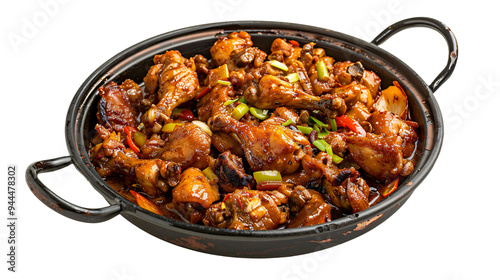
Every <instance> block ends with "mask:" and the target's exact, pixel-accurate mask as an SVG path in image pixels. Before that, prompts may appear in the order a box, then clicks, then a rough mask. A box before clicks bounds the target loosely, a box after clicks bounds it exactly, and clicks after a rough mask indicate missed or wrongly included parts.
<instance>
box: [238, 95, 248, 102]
mask: <svg viewBox="0 0 500 280" xmlns="http://www.w3.org/2000/svg"><path fill="white" fill-rule="evenodd" d="M238 102H240V103H245V104H248V102H247V100H246V99H245V96H242V97H241V98H240V99H239V100H238Z"/></svg>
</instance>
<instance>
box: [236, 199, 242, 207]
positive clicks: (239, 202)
mask: <svg viewBox="0 0 500 280" xmlns="http://www.w3.org/2000/svg"><path fill="white" fill-rule="evenodd" d="M236 201H238V205H239V206H240V207H241V208H243V204H241V200H240V198H239V197H237V198H236Z"/></svg>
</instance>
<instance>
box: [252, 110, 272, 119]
mask: <svg viewBox="0 0 500 280" xmlns="http://www.w3.org/2000/svg"><path fill="white" fill-rule="evenodd" d="M264 111H266V112H264ZM250 114H252V116H254V117H256V118H257V119H259V120H265V119H267V118H268V117H269V115H268V114H267V110H261V109H259V108H257V107H251V108H250Z"/></svg>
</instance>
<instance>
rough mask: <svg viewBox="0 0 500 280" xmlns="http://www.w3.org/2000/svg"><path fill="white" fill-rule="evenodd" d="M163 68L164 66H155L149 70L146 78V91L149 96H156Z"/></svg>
mask: <svg viewBox="0 0 500 280" xmlns="http://www.w3.org/2000/svg"><path fill="white" fill-rule="evenodd" d="M162 68H163V64H155V65H153V66H151V67H150V68H149V71H148V73H147V74H146V77H144V90H145V91H146V93H148V94H155V93H156V91H157V90H158V87H159V86H160V85H159V83H158V81H159V80H160V72H161V70H162Z"/></svg>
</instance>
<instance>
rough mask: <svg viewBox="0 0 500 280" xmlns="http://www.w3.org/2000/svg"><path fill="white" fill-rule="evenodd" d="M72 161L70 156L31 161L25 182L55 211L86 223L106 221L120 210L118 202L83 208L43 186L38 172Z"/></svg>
mask: <svg viewBox="0 0 500 280" xmlns="http://www.w3.org/2000/svg"><path fill="white" fill-rule="evenodd" d="M71 163H72V160H71V157H69V156H66V157H60V158H55V159H49V160H43V161H38V162H34V163H32V164H31V165H30V166H28V168H27V169H26V182H27V183H28V186H29V187H30V190H31V191H32V192H33V194H34V195H35V196H36V197H37V198H38V199H39V200H40V201H41V202H43V203H44V204H45V205H47V206H48V207H49V208H50V209H52V210H54V211H56V212H57V213H59V214H61V215H63V216H66V217H68V218H71V219H73V220H77V221H80V222H86V223H99V222H104V221H107V220H109V219H111V218H113V217H114V216H116V215H118V214H119V213H120V212H121V206H120V204H113V205H110V206H107V207H103V208H94V209H89V208H84V207H80V206H78V205H75V204H73V203H70V202H68V201H66V200H64V199H62V198H61V197H59V196H58V195H56V194H55V193H54V192H52V191H51V190H50V189H49V188H48V187H47V186H45V185H44V184H43V183H42V182H41V181H40V179H38V174H40V173H45V172H52V171H56V170H59V169H61V168H64V167H66V166H68V165H70V164H71Z"/></svg>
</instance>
